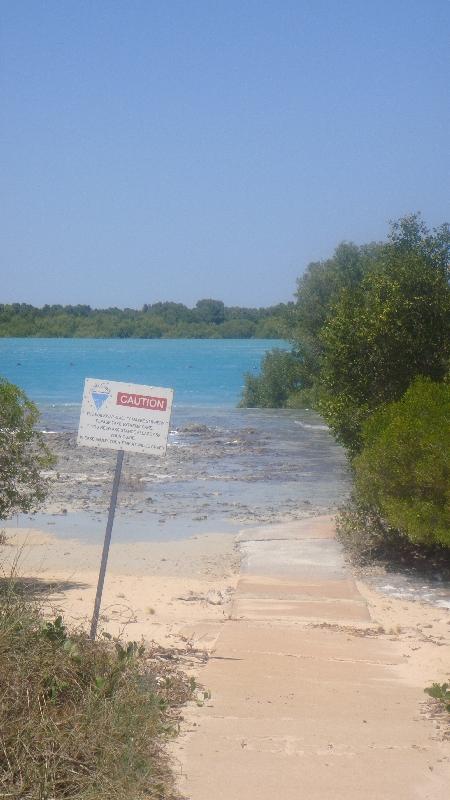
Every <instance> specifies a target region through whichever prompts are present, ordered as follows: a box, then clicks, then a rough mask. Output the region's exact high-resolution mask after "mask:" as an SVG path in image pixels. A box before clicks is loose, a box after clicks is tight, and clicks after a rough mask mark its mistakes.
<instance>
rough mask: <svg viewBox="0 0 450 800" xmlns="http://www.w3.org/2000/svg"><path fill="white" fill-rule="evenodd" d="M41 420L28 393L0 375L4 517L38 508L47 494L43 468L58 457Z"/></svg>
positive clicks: (0, 509)
mask: <svg viewBox="0 0 450 800" xmlns="http://www.w3.org/2000/svg"><path fill="white" fill-rule="evenodd" d="M38 419H39V412H38V410H37V408H36V406H35V405H34V403H32V402H31V400H29V399H28V398H27V396H26V394H25V393H24V392H23V391H22V390H21V389H19V387H18V386H14V384H12V383H8V381H5V380H3V379H2V378H0V519H5V518H6V517H8V516H11V514H14V513H17V512H18V511H32V510H34V509H35V508H36V507H37V505H38V504H39V503H40V502H41V501H42V500H43V499H44V497H45V495H46V490H47V482H46V479H45V477H44V476H43V475H42V471H43V470H44V469H45V468H46V467H49V466H51V464H52V463H53V460H54V459H53V457H52V456H51V454H50V452H49V450H48V448H47V447H46V445H45V442H44V439H43V436H42V434H41V433H40V432H39V431H37V430H36V427H35V426H36V423H37V421H38Z"/></svg>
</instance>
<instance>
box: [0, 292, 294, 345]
mask: <svg viewBox="0 0 450 800" xmlns="http://www.w3.org/2000/svg"><path fill="white" fill-rule="evenodd" d="M291 306H293V303H279V304H278V305H275V306H271V307H269V308H240V307H238V306H231V307H227V306H225V305H224V303H223V302H222V301H221V300H213V299H203V300H199V301H198V302H197V304H196V305H195V307H194V308H188V307H187V306H185V305H183V304H182V303H172V302H164V303H163V302H158V303H153V304H150V305H149V304H145V305H144V306H143V307H142V309H140V310H137V309H133V308H124V309H120V308H105V309H97V308H91V306H88V305H76V306H62V305H45V306H43V307H42V308H35V307H34V306H32V305H28V304H27V303H11V304H9V305H6V304H0V336H1V337H5V336H12V337H49V338H50V337H56V338H72V337H74V338H79V337H82V338H99V339H109V338H120V339H128V338H137V339H160V338H164V339H172V338H173V339H253V338H256V339H281V338H283V335H284V325H285V319H286V316H287V315H288V313H289V310H290V308H291Z"/></svg>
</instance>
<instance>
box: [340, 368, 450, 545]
mask: <svg viewBox="0 0 450 800" xmlns="http://www.w3.org/2000/svg"><path fill="white" fill-rule="evenodd" d="M362 438H363V450H362V452H361V453H360V454H359V455H358V456H357V457H356V458H355V459H354V462H353V466H354V470H355V485H356V489H357V491H358V493H359V496H360V498H361V499H362V501H363V502H366V503H367V504H369V505H370V506H372V507H375V508H377V509H379V511H380V513H381V515H382V516H383V517H385V518H386V520H387V521H388V523H389V525H390V526H392V527H394V528H398V529H399V530H400V531H401V532H404V533H405V534H406V535H407V536H408V538H409V539H410V540H411V541H412V542H415V543H421V544H425V545H430V546H431V545H435V544H438V545H444V546H447V547H450V385H449V384H446V383H435V382H433V381H431V380H430V379H428V378H418V379H416V380H415V381H414V382H413V384H412V385H411V386H410V388H409V389H408V390H407V392H406V393H405V395H404V396H403V397H402V399H401V400H399V401H398V402H395V403H391V404H389V405H387V406H385V407H384V408H382V409H380V410H378V411H377V412H375V414H374V415H373V416H372V417H371V419H370V420H369V421H368V422H366V423H365V425H364V427H363V434H362Z"/></svg>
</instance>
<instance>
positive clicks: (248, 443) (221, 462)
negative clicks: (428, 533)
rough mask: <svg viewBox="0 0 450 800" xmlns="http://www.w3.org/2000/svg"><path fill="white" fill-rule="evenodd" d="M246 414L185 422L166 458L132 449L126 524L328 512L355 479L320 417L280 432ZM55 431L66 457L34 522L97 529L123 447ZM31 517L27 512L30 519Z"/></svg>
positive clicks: (211, 523) (123, 512) (55, 444)
mask: <svg viewBox="0 0 450 800" xmlns="http://www.w3.org/2000/svg"><path fill="white" fill-rule="evenodd" d="M237 421H238V424H237V425H236V426H235V427H230V426H226V427H225V426H221V425H205V424H202V423H199V422H191V423H187V424H185V425H184V426H180V427H179V428H178V429H177V430H173V431H172V432H171V435H170V440H169V446H168V449H167V455H166V457H165V458H157V457H152V456H143V455H137V454H132V453H128V454H126V455H125V460H124V467H123V473H122V479H121V484H120V496H119V504H118V515H119V517H120V516H121V517H123V518H124V522H125V517H126V518H127V520H128V523H127V524H129V523H130V519H133V526H134V528H136V527H137V528H142V526H143V525H144V520H147V521H148V522H149V523H150V524H151V527H152V529H153V530H154V529H155V527H156V529H160V530H161V531H162V529H163V527H164V531H166V530H168V529H169V528H170V529H171V530H172V534H173V531H174V523H176V528H177V530H181V529H183V530H186V528H189V527H190V526H192V529H194V528H195V530H196V531H198V530H200V531H201V530H202V529H203V527H205V526H207V528H208V530H212V529H217V530H230V531H232V530H237V529H238V528H239V527H241V526H242V525H254V524H261V523H264V524H270V523H276V522H286V521H291V520H296V519H302V518H304V517H305V516H311V515H316V514H323V513H327V512H329V511H332V510H334V509H335V508H336V506H337V504H338V502H340V501H342V496H343V492H345V490H346V488H347V485H348V479H347V474H346V466H345V460H344V456H343V453H342V451H341V449H340V448H338V447H337V446H336V445H335V444H334V443H333V442H332V440H331V437H330V435H329V433H328V431H327V429H326V428H325V427H324V426H323V425H321V424H320V420H319V422H318V423H317V424H316V425H314V424H311V425H310V426H309V427H301V426H300V425H299V423H298V420H296V419H295V418H293V417H292V416H291V417H289V416H287V417H284V418H282V419H281V422H282V423H283V424H284V429H283V430H282V434H283V435H281V436H280V428H279V423H278V424H277V425H276V424H275V423H274V418H273V416H267V417H266V418H264V417H263V419H262V424H261V420H259V424H258V426H257V427H256V426H255V427H253V426H248V425H247V426H245V425H243V424H242V418H240V417H238V420H237ZM46 438H47V441H48V444H49V447H50V449H51V450H52V451H53V452H54V453H55V455H56V456H57V463H56V465H55V467H54V469H52V470H51V471H49V473H48V478H49V482H50V487H51V488H50V492H49V496H48V499H47V501H46V503H45V505H44V507H43V508H42V511H41V513H40V515H38V517H36V518H35V521H36V522H37V523H39V525H40V526H41V527H42V525H46V524H52V522H51V520H48V519H46V518H47V517H48V516H49V515H58V516H59V515H61V516H62V517H66V522H65V523H64V520H62V523H63V527H64V525H66V527H67V526H68V525H69V524H70V521H72V522H73V523H74V525H78V527H83V526H84V527H85V528H86V527H87V528H89V523H90V522H93V521H95V520H98V519H99V518H100V517H101V518H103V517H104V515H105V513H106V511H107V508H108V504H109V498H110V492H111V484H112V478H113V473H114V465H115V453H114V452H109V451H106V450H96V449H93V448H92V449H91V448H84V447H77V446H76V436H75V434H74V433H71V432H67V431H66V432H55V433H53V432H49V433H47V434H46ZM138 515H142V518H141V519H139V516H138ZM69 517H70V519H69ZM30 521H31V522H33V521H32V520H29V519H28V520H27V522H26V523H25V520H24V519H23V518H22V519H21V524H29V523H30ZM171 523H172V525H171ZM125 526H126V525H125ZM58 528H60V529H61V525H60V524H59V521H58ZM189 533H190V531H189V530H187V535H189ZM72 534H75V535H78V532H77V531H75V530H72ZM173 535H174V534H173Z"/></svg>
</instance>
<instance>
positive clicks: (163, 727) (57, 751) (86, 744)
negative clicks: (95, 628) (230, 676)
mask: <svg viewBox="0 0 450 800" xmlns="http://www.w3.org/2000/svg"><path fill="white" fill-rule="evenodd" d="M7 586H8V588H7V592H6V594H4V596H3V597H1V598H0V693H1V698H2V702H1V704H0V796H1V797H8V798H20V800H53V799H55V800H56V798H58V800H63V798H67V800H69V798H70V800H104V798H108V800H115V799H116V800H125V798H126V800H140V799H141V798H142V800H143V799H144V798H146V800H169V799H170V800H172V799H173V798H175V797H176V796H177V795H176V792H175V790H174V787H173V780H172V776H171V771H170V767H169V761H168V758H167V754H166V749H165V747H166V744H165V743H166V742H167V740H168V739H170V737H172V736H174V735H175V734H176V733H177V731H178V726H179V720H180V712H179V709H180V707H181V705H182V704H183V703H185V702H186V700H188V699H189V698H190V697H191V696H192V693H193V691H194V684H193V681H192V680H189V679H188V678H187V677H186V676H185V675H183V674H182V673H181V672H180V671H179V670H178V669H177V667H176V660H174V658H173V653H171V652H169V651H164V650H161V649H153V650H152V649H150V650H146V649H144V647H141V646H138V645H137V644H136V643H129V644H127V645H124V644H122V643H121V642H120V641H114V640H112V639H110V638H109V637H108V638H105V637H101V638H100V640H97V641H95V642H94V641H91V640H90V639H88V638H87V636H86V634H85V633H83V632H79V633H74V634H69V632H68V631H67V629H66V628H65V626H64V624H63V621H62V619H61V617H58V618H57V619H55V620H54V621H52V622H48V621H45V620H44V618H43V617H42V615H41V613H40V611H39V609H38V608H36V607H35V606H34V605H33V604H32V603H30V602H27V601H25V600H23V599H22V598H21V597H20V596H18V595H17V594H15V592H14V591H11V584H8V585H7Z"/></svg>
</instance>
